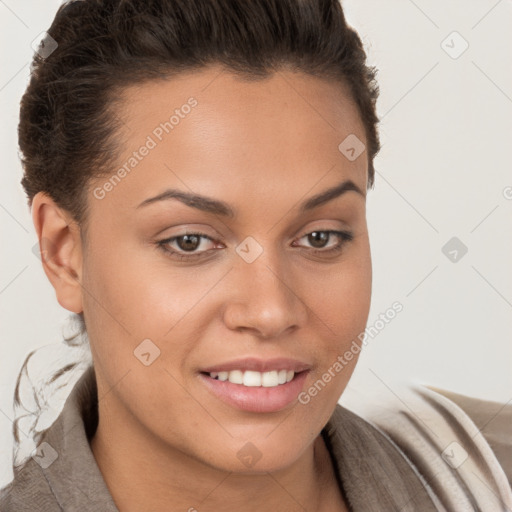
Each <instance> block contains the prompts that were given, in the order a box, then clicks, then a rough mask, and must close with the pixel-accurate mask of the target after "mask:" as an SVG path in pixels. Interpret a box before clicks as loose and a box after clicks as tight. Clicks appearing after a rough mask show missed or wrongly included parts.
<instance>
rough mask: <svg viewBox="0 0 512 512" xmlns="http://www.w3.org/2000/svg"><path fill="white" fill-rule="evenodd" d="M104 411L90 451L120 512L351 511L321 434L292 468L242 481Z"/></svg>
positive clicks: (234, 474)
mask: <svg viewBox="0 0 512 512" xmlns="http://www.w3.org/2000/svg"><path fill="white" fill-rule="evenodd" d="M99 412H100V414H99V423H98V428H97V430H96V433H95V435H94V437H93V438H92V440H91V449H92V452H93V454H94V457H95V459H96V461H97V464H98V467H99V469H100V471H101V473H102V475H103V478H104V480H105V482H106V484H107V487H108V488H109V491H110V494H111V495H112V498H113V500H114V502H115V503H116V506H117V508H118V509H119V510H120V511H121V512H132V511H139V510H152V511H154V512H160V511H162V512H163V511H168V510H169V506H170V505H171V506H172V509H173V510H185V511H190V512H193V511H194V510H197V511H200V512H206V511H210V510H211V511H213V510H223V511H224V512H231V511H233V512H234V511H239V510H244V511H246V512H252V511H257V510H287V511H290V512H292V511H304V510H316V511H318V512H324V511H325V512H327V511H329V512H331V511H344V510H347V508H346V507H345V505H344V502H343V498H342V496H341V493H340V490H339V487H338V484H337V481H336V477H335V475H334V471H333V467H332V463H331V460H330V456H329V453H328V451H327V448H326V446H325V444H324V441H323V439H322V436H321V435H319V436H318V437H317V438H316V439H315V441H314V442H313V443H312V444H311V445H310V446H308V447H307V448H306V450H305V451H304V452H303V453H302V455H301V456H300V457H299V458H298V459H297V460H296V461H295V462H294V463H293V464H292V465H290V466H289V467H287V468H284V469H280V470H278V471H275V472H264V473H261V474H250V475H249V474H243V473H239V474H237V473H233V472H226V471H222V470H220V469H218V468H214V467H211V466H209V465H206V464H204V463H202V462H201V461H199V460H197V459H195V458H193V457H191V456H189V455H187V454H185V453H183V452H182V451H180V450H176V449H173V448H172V447H169V445H167V444H165V443H163V441H162V440H159V439H155V438H154V437H153V436H151V435H150V434H148V432H147V431H142V426H140V427H139V428H137V426H136V425H135V424H134V423H133V418H132V422H130V421H119V417H120V416H119V415H117V414H112V415H111V416H110V417H108V416H106V415H108V414H109V412H108V411H105V410H104V411H102V410H101V404H100V411H99ZM113 418H117V420H116V421H113ZM134 475H135V478H136V481H134ZM241 489H243V493H242V492H241Z"/></svg>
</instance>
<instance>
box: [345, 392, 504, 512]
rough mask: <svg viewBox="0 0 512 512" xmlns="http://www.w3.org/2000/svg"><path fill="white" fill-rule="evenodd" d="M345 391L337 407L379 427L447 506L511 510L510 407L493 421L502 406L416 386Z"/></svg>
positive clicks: (463, 508)
mask: <svg viewBox="0 0 512 512" xmlns="http://www.w3.org/2000/svg"><path fill="white" fill-rule="evenodd" d="M347 391H348V392H347V393H346V394H344V395H343V397H342V400H341V403H342V405H344V406H346V407H348V408H349V409H352V410H353V411H354V412H355V413H356V414H358V415H359V416H361V417H362V418H364V419H365V420H366V421H368V422H369V423H370V424H372V425H373V426H374V427H375V428H376V429H378V430H380V432H381V433H382V434H383V435H385V436H386V437H387V438H388V439H389V440H390V441H391V442H392V443H393V444H394V446H395V447H396V450H397V451H399V452H400V453H401V454H402V456H403V457H404V458H406V459H407V460H408V461H409V462H410V464H411V465H413V466H414V468H415V469H416V470H417V472H418V473H419V474H420V475H421V476H422V478H423V480H424V481H425V482H428V486H429V487H430V488H431V489H432V492H433V493H434V494H435V495H436V496H437V498H438V500H439V501H440V502H441V503H443V505H446V506H447V508H448V509H449V510H451V509H457V510H473V508H471V507H476V508H478V507H480V508H482V509H485V510H503V508H504V506H505V505H506V507H509V508H512V489H511V487H510V483H509V481H508V479H507V474H506V472H505V470H507V471H508V472H509V471H510V463H511V461H510V458H509V457H510V450H511V433H510V426H509V425H510V419H512V417H511V416H510V408H508V409H507V412H506V413H505V416H504V417H503V418H501V419H500V421H498V419H497V418H498V416H501V413H500V412H499V411H500V410H502V413H503V411H504V410H505V407H504V405H505V404H497V403H494V402H487V401H485V400H479V399H476V398H470V397H464V396H463V395H456V394H454V393H451V392H448V391H443V390H439V389H435V388H430V387H427V386H424V385H420V384H404V383H399V384H393V385H392V386H391V387H387V388H386V389H385V390H384V389H383V391H382V392H381V393H380V394H378V395H377V394H374V395H372V394H371V393H369V392H366V393H364V392H359V391H357V390H355V389H353V388H350V389H349V388H347ZM493 418H494V419H493ZM507 418H508V422H507ZM492 423H494V425H493V426H492V428H491V424H492ZM507 423H508V425H507ZM498 457H499V458H498ZM502 461H503V462H502ZM509 477H510V472H509ZM460 504H463V505H460ZM457 507H458V508H457ZM466 507H467V508H466Z"/></svg>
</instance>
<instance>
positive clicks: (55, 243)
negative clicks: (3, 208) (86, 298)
mask: <svg viewBox="0 0 512 512" xmlns="http://www.w3.org/2000/svg"><path fill="white" fill-rule="evenodd" d="M32 221H33V223H34V227H35V230H36V234H37V238H38V240H39V247H40V255H41V262H42V264H43V269H44V272H45V274H46V276H47V277H48V279H49V280H50V282H51V284H52V286H53V287H54V289H55V294H56V296H57V301H58V302H59V304H60V305H61V306H62V307H63V308H65V309H67V310H68V311H72V312H74V313H81V312H82V311H83V307H82V285H81V282H82V245H81V239H80V227H79V226H78V224H77V223H76V222H75V221H74V220H73V219H72V217H71V215H70V214H69V212H67V211H66V210H64V209H62V208H61V207H59V206H58V205H57V204H56V203H55V201H54V200H53V199H52V198H51V197H50V196H48V195H47V194H46V193H44V192H38V193H37V194H36V195H35V196H34V199H33V201H32Z"/></svg>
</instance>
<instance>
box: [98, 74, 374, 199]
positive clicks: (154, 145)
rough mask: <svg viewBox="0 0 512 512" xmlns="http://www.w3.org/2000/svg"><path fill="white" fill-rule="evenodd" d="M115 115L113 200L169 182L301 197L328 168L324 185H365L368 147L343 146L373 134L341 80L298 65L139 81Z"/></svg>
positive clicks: (222, 192) (231, 193)
mask: <svg viewBox="0 0 512 512" xmlns="http://www.w3.org/2000/svg"><path fill="white" fill-rule="evenodd" d="M116 114H117V116H118V117H119V118H120V119H121V121H122V125H121V128H120V130H119V132H118V134H117V138H118V143H119V147H120V157H119V160H118V162H117V166H115V167H114V168H113V169H112V176H113V177H114V178H115V176H114V175H115V174H116V173H117V174H121V175H122V178H121V179H120V180H118V179H117V178H116V179H115V181H116V183H115V185H113V186H112V187H109V190H111V192H109V201H112V202H114V203H115V202H119V204H121V203H125V204H126V205H128V204H129V205H133V206H135V205H136V204H139V203H140V201H141V200H142V199H144V198H145V197H148V196H149V195H151V194H157V193H159V192H161V191H162V188H164V187H171V186H172V187H176V186H179V187H180V188H183V189H184V190H187V189H188V190H189V191H194V192H197V193H202V194H206V195H214V196H215V195H216V196H218V197H222V198H223V199H225V200H227V201H229V200H230V198H231V199H233V201H235V200H236V195H237V193H241V192H242V191H245V192H244V193H245V194H246V195H247V194H249V195H251V194H252V195H254V196H258V197H259V196H261V195H262V194H263V195H265V194H268V193H272V191H274V192H276V193H279V192H281V193H282V192H286V191H288V193H290V194H291V195H294V196H295V197H296V199H299V198H300V197H301V196H303V195H304V193H305V192H306V190H305V187H308V188H311V187H312V186H313V185H314V183H315V182H318V181H319V180H320V179H323V178H324V177H325V180H326V181H325V184H326V185H329V184H332V183H338V182H340V181H341V180H342V179H352V180H353V181H354V182H355V183H356V184H358V185H359V187H360V188H361V189H363V190H364V189H365V188H366V180H367V158H366V152H364V153H363V154H362V155H361V157H360V158H357V159H356V160H354V161H350V160H349V159H347V158H346V156H345V155H344V154H343V153H342V152H341V151H340V149H339V147H338V146H339V145H340V144H341V143H342V142H343V141H344V140H345V139H346V138H347V137H349V136H350V137H353V136H356V137H357V138H358V139H359V140H360V141H361V142H362V143H366V138H365V135H364V126H363V124H362V122H361V119H360V116H359V113H358V110H357V107H356V105H355V104H354V102H353V100H352V98H351V96H350V93H349V89H348V87H347V86H346V84H344V83H340V82H339V81H336V82H334V81H327V80H324V79H319V78H316V77H312V76H309V75H305V74H303V73H297V72H292V71H279V72H277V73H274V74H273V75H271V76H270V77H268V78H265V79H259V80H252V81H249V80H244V79H242V78H240V77H238V76H236V75H234V74H233V73H230V72H228V71H226V70H224V69H222V68H220V67H218V66H212V67H210V68H206V69H203V70H201V71H196V72H193V73H186V74H182V75H179V76H177V77H174V78H172V79H169V80H159V81H150V82H146V83H143V84H140V85H137V86H131V87H129V88H127V89H125V90H123V91H122V94H121V95H120V101H119V102H118V103H117V112H116ZM120 169H124V171H122V172H120V173H119V170H120ZM105 179H107V180H108V179H109V177H108V176H107V178H103V179H102V180H100V181H99V183H100V184H101V183H103V182H105ZM283 187H284V189H283ZM323 188H325V187H323Z"/></svg>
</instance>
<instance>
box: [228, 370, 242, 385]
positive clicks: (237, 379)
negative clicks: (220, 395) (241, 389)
mask: <svg viewBox="0 0 512 512" xmlns="http://www.w3.org/2000/svg"><path fill="white" fill-rule="evenodd" d="M228 380H229V382H232V383H233V384H243V382H244V374H243V373H242V372H241V371H240V370H233V371H232V372H229V379H228Z"/></svg>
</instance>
